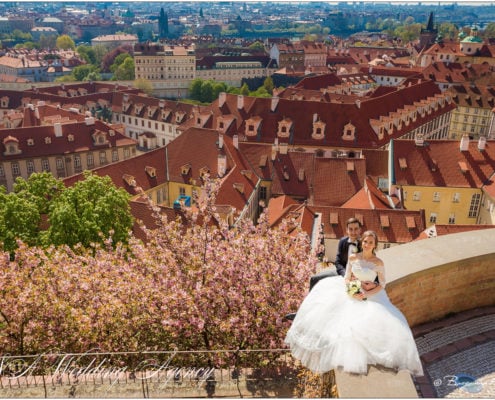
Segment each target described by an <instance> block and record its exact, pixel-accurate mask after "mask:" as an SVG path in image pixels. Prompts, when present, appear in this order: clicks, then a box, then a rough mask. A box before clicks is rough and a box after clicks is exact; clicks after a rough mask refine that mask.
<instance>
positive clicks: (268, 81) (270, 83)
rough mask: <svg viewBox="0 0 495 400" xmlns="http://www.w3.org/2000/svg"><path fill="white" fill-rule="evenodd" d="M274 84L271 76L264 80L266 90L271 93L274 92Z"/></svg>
mask: <svg viewBox="0 0 495 400" xmlns="http://www.w3.org/2000/svg"><path fill="white" fill-rule="evenodd" d="M274 86H275V85H274V84H273V79H272V77H271V76H267V77H266V78H265V80H264V82H263V87H264V88H265V89H266V91H267V92H268V93H269V94H272V93H273V88H274Z"/></svg>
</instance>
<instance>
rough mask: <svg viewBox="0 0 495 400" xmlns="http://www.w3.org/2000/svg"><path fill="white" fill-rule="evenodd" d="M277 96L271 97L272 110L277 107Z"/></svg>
mask: <svg viewBox="0 0 495 400" xmlns="http://www.w3.org/2000/svg"><path fill="white" fill-rule="evenodd" d="M278 101H279V98H278V97H277V96H274V97H272V103H271V107H270V109H271V111H272V112H274V111H275V110H276V109H277V105H278Z"/></svg>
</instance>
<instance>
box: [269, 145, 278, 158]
mask: <svg viewBox="0 0 495 400" xmlns="http://www.w3.org/2000/svg"><path fill="white" fill-rule="evenodd" d="M277 151H278V146H277V145H275V144H272V154H271V157H272V161H275V159H276V158H277Z"/></svg>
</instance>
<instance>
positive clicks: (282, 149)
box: [279, 143, 289, 154]
mask: <svg viewBox="0 0 495 400" xmlns="http://www.w3.org/2000/svg"><path fill="white" fill-rule="evenodd" d="M288 147H289V145H288V144H287V143H280V146H279V148H280V154H287V149H288Z"/></svg>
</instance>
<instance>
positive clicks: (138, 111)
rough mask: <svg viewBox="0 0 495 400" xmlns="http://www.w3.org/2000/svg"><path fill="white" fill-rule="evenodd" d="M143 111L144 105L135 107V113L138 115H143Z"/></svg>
mask: <svg viewBox="0 0 495 400" xmlns="http://www.w3.org/2000/svg"><path fill="white" fill-rule="evenodd" d="M142 109H143V104H142V103H138V104H136V105H135V106H134V112H135V113H136V114H141V110H142Z"/></svg>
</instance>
